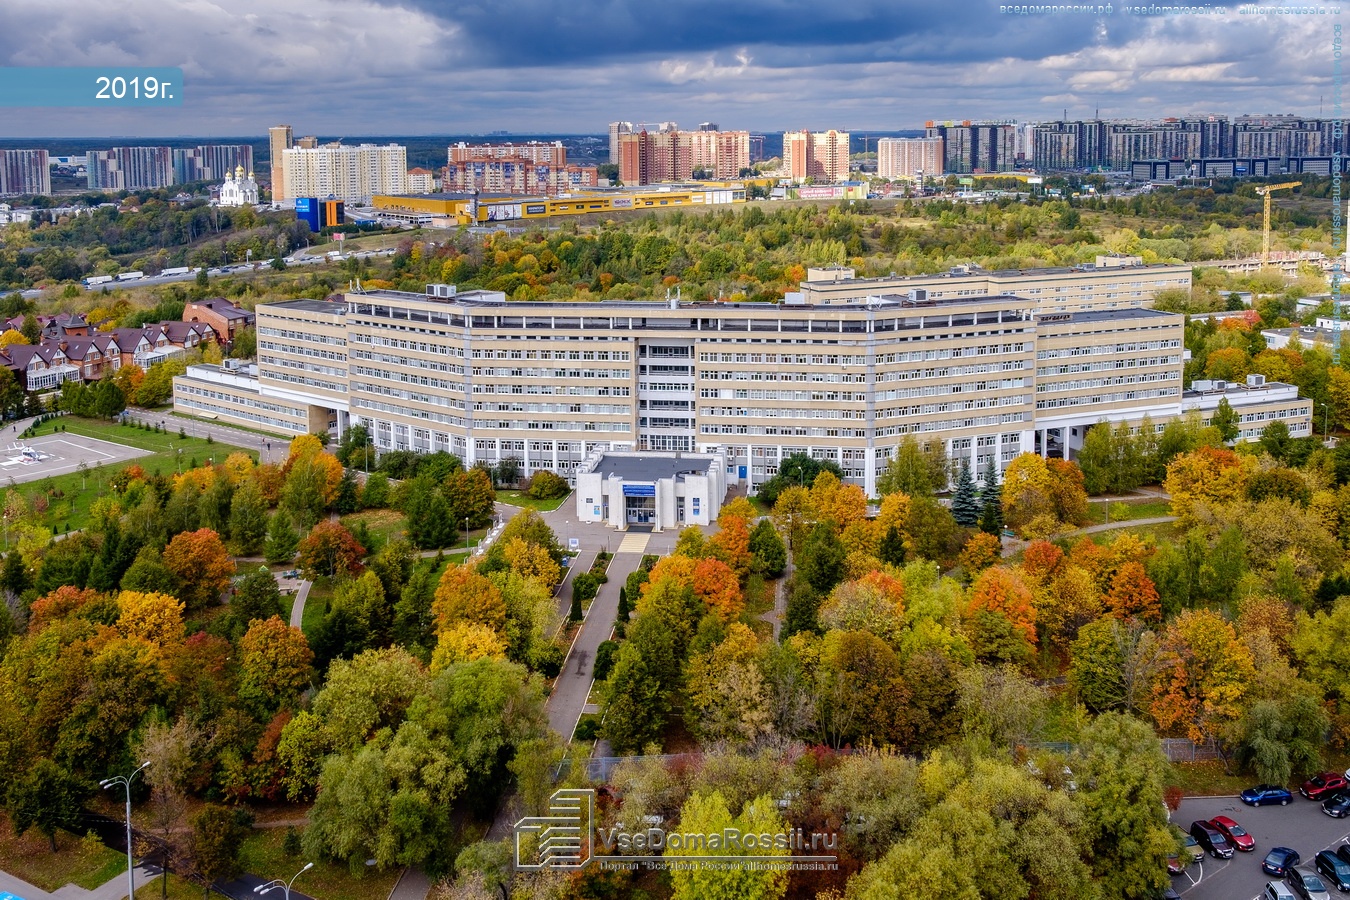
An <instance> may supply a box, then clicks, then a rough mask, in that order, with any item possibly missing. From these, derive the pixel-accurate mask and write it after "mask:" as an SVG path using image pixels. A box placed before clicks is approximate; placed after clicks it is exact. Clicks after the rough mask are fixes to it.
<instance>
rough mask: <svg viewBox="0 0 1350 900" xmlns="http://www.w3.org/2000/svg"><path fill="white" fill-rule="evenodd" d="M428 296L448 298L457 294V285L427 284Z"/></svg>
mask: <svg viewBox="0 0 1350 900" xmlns="http://www.w3.org/2000/svg"><path fill="white" fill-rule="evenodd" d="M427 296H428V297H440V298H442V299H446V300H448V299H449V298H451V297H453V296H455V286H454V285H453V284H429V285H427Z"/></svg>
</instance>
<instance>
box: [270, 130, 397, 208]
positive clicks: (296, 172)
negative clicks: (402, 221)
mask: <svg viewBox="0 0 1350 900" xmlns="http://www.w3.org/2000/svg"><path fill="white" fill-rule="evenodd" d="M281 158H282V171H283V179H284V180H283V185H284V190H285V194H284V195H283V196H280V197H277V196H275V195H274V199H277V200H294V199H296V198H297V197H318V198H320V199H323V198H326V197H330V196H331V197H333V198H336V199H338V200H341V201H343V202H344V203H348V204H351V205H363V204H366V203H369V202H370V198H371V197H372V196H373V195H375V194H403V193H406V192H407V190H408V149H407V148H406V147H403V146H401V145H399V144H384V145H376V144H360V145H357V146H354V147H344V146H342V145H340V144H336V145H329V146H326V147H313V148H305V147H292V148H291V149H289V150H284V151H282V154H281Z"/></svg>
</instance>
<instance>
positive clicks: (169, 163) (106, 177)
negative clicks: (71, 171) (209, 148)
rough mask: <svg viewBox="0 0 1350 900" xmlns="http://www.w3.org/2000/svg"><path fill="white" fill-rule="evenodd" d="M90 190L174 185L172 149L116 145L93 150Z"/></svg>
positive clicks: (143, 188)
mask: <svg viewBox="0 0 1350 900" xmlns="http://www.w3.org/2000/svg"><path fill="white" fill-rule="evenodd" d="M88 179H89V189H90V190H91V191H140V190H149V189H154V188H162V187H168V186H169V185H171V184H173V150H172V149H170V148H169V147H114V148H112V149H111V150H90V151H89V153H88Z"/></svg>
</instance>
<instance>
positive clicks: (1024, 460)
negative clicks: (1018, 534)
mask: <svg viewBox="0 0 1350 900" xmlns="http://www.w3.org/2000/svg"><path fill="white" fill-rule="evenodd" d="M1051 494H1052V488H1051V483H1050V469H1049V467H1048V466H1047V465H1046V462H1045V460H1044V459H1042V458H1041V457H1040V456H1039V455H1038V454H1035V453H1023V454H1021V455H1019V456H1018V457H1017V458H1016V459H1014V460H1013V461H1012V462H1011V463H1010V464H1009V465H1008V469H1007V471H1005V472H1004V473H1003V518H1004V520H1005V521H1006V522H1007V523H1008V527H1010V528H1021V527H1023V526H1025V525H1026V524H1027V523H1028V522H1030V521H1031V520H1033V519H1035V518H1036V517H1037V516H1044V515H1053V514H1054V500H1053V498H1052V495H1051Z"/></svg>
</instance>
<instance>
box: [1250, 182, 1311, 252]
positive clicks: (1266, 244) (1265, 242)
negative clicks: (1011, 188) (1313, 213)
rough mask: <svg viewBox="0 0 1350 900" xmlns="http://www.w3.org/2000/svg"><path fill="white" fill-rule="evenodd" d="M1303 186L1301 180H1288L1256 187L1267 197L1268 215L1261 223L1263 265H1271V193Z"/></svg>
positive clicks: (1258, 191)
mask: <svg viewBox="0 0 1350 900" xmlns="http://www.w3.org/2000/svg"><path fill="white" fill-rule="evenodd" d="M1295 187H1303V182H1301V181H1286V182H1283V183H1282V184H1267V185H1265V186H1263V187H1259V188H1257V189H1256V193H1258V194H1260V195H1261V196H1262V197H1265V198H1266V215H1265V219H1264V220H1262V225H1261V266H1262V268H1264V267H1266V266H1268V265H1270V195H1271V194H1273V193H1275V192H1276V191H1282V190H1284V189H1285V188H1295Z"/></svg>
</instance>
